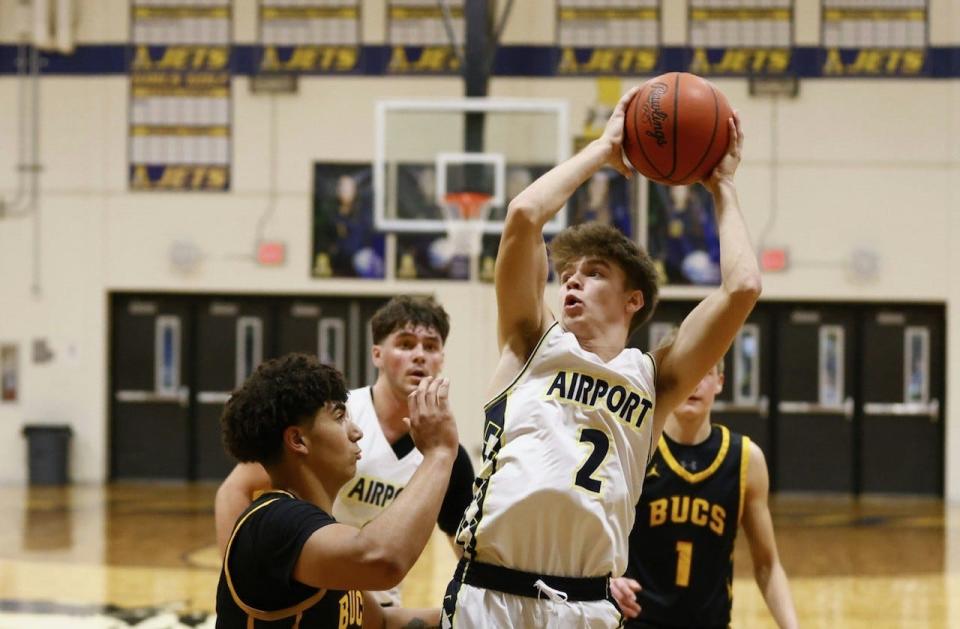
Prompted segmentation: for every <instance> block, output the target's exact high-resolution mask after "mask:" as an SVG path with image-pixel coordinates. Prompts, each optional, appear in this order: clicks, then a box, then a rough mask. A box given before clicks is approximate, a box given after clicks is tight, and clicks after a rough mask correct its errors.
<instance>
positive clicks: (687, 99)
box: [623, 72, 733, 185]
mask: <svg viewBox="0 0 960 629" xmlns="http://www.w3.org/2000/svg"><path fill="white" fill-rule="evenodd" d="M732 115H733V111H732V110H731V109H730V103H728V102H727V98H726V97H725V96H724V95H723V94H722V93H721V92H720V90H718V89H717V88H716V87H714V86H713V84H712V83H710V82H709V81H706V80H704V79H702V78H700V77H699V76H696V75H694V74H689V73H687V72H668V73H667V74H662V75H660V76H658V77H655V78H652V79H650V80H649V81H647V82H646V83H644V84H643V87H642V88H640V91H639V92H637V94H636V95H635V96H634V97H633V100H631V101H630V103H629V104H628V105H627V111H626V120H625V121H624V130H623V150H624V153H626V155H627V158H628V159H629V160H630V163H631V164H633V167H634V168H636V169H637V170H638V171H639V172H640V173H641V174H642V175H643V176H644V177H647V178H649V179H653V180H654V181H659V182H660V183H666V184H671V185H681V184H691V183H695V182H697V181H700V180H702V179H704V178H705V177H706V176H707V175H709V174H710V172H711V171H712V170H713V169H714V167H715V166H716V165H717V163H719V161H720V159H721V158H722V157H723V155H724V153H726V151H727V145H728V143H729V140H730V127H729V126H728V125H729V123H728V122H727V120H729V119H730V117H731V116H732Z"/></svg>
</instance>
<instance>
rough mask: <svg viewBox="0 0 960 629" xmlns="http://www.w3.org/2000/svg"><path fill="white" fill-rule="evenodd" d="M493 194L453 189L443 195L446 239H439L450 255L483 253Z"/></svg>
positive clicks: (471, 255) (476, 254)
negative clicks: (442, 240)
mask: <svg viewBox="0 0 960 629" xmlns="http://www.w3.org/2000/svg"><path fill="white" fill-rule="evenodd" d="M492 200H493V196H492V195H489V194H484V193H482V192H450V193H447V194H446V195H444V197H443V203H442V206H443V210H444V212H443V216H444V221H443V222H444V228H445V229H446V231H447V237H446V241H445V242H443V243H438V245H440V246H441V247H442V248H446V249H447V251H445V252H444V253H447V254H448V255H449V256H450V257H453V256H456V255H463V256H470V257H471V258H473V257H476V256H479V255H480V253H481V251H482V250H483V234H484V230H485V228H486V226H487V222H488V220H489V217H490V209H491V207H493V205H492Z"/></svg>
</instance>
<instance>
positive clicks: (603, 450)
mask: <svg viewBox="0 0 960 629" xmlns="http://www.w3.org/2000/svg"><path fill="white" fill-rule="evenodd" d="M580 443H589V444H590V445H591V446H593V451H592V452H591V453H590V456H588V457H587V460H586V461H584V462H583V465H581V466H580V469H579V470H577V480H576V484H577V485H579V486H580V487H583V488H584V489H586V490H587V491H592V492H594V493H596V494H599V493H600V488H601V487H603V481H601V480H599V479H596V478H594V477H593V473H594V472H596V471H597V468H598V467H600V464H601V463H603V460H604V459H605V458H607V452H609V451H610V439H609V438H608V437H607V433H605V432H603V431H602V430H597V429H596V428H584V429H583V430H582V431H580Z"/></svg>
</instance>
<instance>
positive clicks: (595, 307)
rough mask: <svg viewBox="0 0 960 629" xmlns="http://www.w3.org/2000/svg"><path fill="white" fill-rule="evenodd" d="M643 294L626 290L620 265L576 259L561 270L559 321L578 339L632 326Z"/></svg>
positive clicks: (640, 305)
mask: <svg viewBox="0 0 960 629" xmlns="http://www.w3.org/2000/svg"><path fill="white" fill-rule="evenodd" d="M642 307H643V295H642V293H641V292H640V291H638V290H628V289H627V288H626V276H625V274H624V272H623V269H621V268H620V265H618V264H615V263H613V262H610V261H608V260H605V259H603V258H596V257H583V258H579V259H577V260H574V261H573V262H571V263H570V264H568V265H567V266H566V267H565V268H563V269H561V270H560V313H561V315H560V319H561V321H562V322H563V327H564V329H566V330H570V331H571V332H573V333H574V334H576V335H577V336H580V334H581V332H583V333H587V334H592V332H591V331H592V330H598V329H603V328H606V327H608V326H611V325H624V326H627V327H629V326H630V320H631V319H632V318H633V315H634V313H636V312H637V311H638V310H639V309H640V308H642Z"/></svg>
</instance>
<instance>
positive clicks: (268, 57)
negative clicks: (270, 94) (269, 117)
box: [257, 0, 361, 74]
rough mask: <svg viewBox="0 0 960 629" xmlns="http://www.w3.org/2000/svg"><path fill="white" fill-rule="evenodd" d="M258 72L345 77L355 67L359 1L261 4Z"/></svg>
mask: <svg viewBox="0 0 960 629" xmlns="http://www.w3.org/2000/svg"><path fill="white" fill-rule="evenodd" d="M259 17H260V42H261V44H262V45H263V48H262V49H261V54H260V55H259V58H258V63H257V72H259V73H271V72H273V73H277V72H279V73H285V74H350V73H355V72H356V71H357V69H358V68H359V65H360V50H361V47H360V2H359V0H343V1H342V2H340V3H338V4H337V5H336V6H330V5H329V3H327V2H326V1H325V0H260V12H259Z"/></svg>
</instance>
